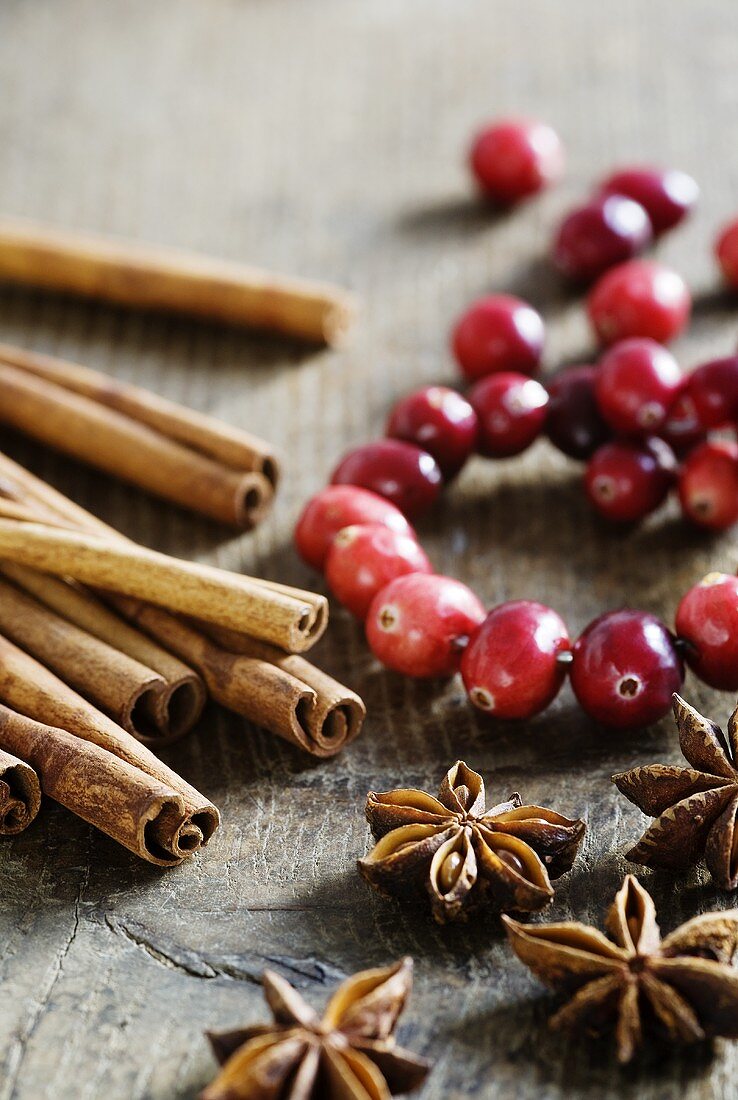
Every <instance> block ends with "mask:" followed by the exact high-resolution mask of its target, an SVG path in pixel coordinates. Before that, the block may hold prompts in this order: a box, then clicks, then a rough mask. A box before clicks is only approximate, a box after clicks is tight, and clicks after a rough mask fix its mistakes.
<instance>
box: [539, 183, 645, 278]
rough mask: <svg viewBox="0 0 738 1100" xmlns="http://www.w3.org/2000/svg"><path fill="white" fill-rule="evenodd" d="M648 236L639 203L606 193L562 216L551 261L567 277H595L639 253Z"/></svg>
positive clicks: (642, 210) (643, 212)
mask: <svg viewBox="0 0 738 1100" xmlns="http://www.w3.org/2000/svg"><path fill="white" fill-rule="evenodd" d="M651 235H652V234H651V223H650V222H649V220H648V215H647V214H646V211H645V210H644V209H643V207H642V206H641V205H640V204H639V203H637V202H633V200H632V199H626V198H623V196H622V195H608V196H606V197H605V198H600V199H594V200H593V201H592V202H590V203H588V204H587V205H586V206H580V207H579V208H578V209H576V210H573V211H572V213H571V214H569V216H568V217H567V218H565V219H564V221H563V222H562V223H561V225H560V226H559V230H558V233H557V234H556V237H555V239H554V245H553V262H554V264H555V266H556V267H557V268H558V269H559V271H560V272H561V273H562V274H563V275H566V276H567V277H568V278H570V279H576V280H580V281H588V280H590V279H596V278H597V276H598V275H601V274H602V272H603V271H605V270H606V269H607V268H608V267H612V266H613V265H614V264H619V263H622V262H623V260H630V259H632V257H633V256H636V255H637V254H638V253H639V252H642V251H643V249H644V248H646V246H647V245H649V244H650V242H651Z"/></svg>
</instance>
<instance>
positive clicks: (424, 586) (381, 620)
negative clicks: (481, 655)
mask: <svg viewBox="0 0 738 1100" xmlns="http://www.w3.org/2000/svg"><path fill="white" fill-rule="evenodd" d="M483 619H484V607H483V606H482V604H481V603H480V602H479V600H478V599H477V597H476V596H475V595H474V593H473V592H472V591H471V589H469V588H467V587H466V585H465V584H461V583H460V582H459V581H455V580H452V579H451V578H450V577H440V576H438V575H436V574H430V573H411V574H409V575H408V576H405V577H397V578H396V580H394V581H390V583H389V584H388V585H387V586H386V588H383V589H382V591H381V592H379V593H378V594H377V595H376V596H375V597H374V600H373V601H372V605H371V607H370V608H369V614H368V616H367V620H366V636H367V641H368V642H369V645H370V647H371V650H372V652H373V653H374V656H375V657H377V658H378V659H379V660H380V661H381V662H382V664H383V665H386V666H387V668H391V669H393V670H394V671H395V672H402V673H404V674H405V675H406V676H416V677H422V678H428V677H436V676H451V675H452V673H454V672H455V671H456V670H457V668H458V666H459V661H460V660H461V654H462V651H463V647H464V643H465V641H466V639H467V638H468V637H469V635H470V634H472V633H473V632H474V630H475V629H476V628H477V627H478V626H479V624H480V623H481V622H482V620H483Z"/></svg>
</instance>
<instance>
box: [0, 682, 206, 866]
mask: <svg viewBox="0 0 738 1100" xmlns="http://www.w3.org/2000/svg"><path fill="white" fill-rule="evenodd" d="M0 745H2V746H3V748H4V749H9V750H11V751H13V752H17V753H20V754H21V755H22V756H23V757H24V758H25V759H26V760H29V761H30V762H31V763H32V764H33V768H35V769H36V771H37V772H38V774H39V775H40V776H41V784H42V787H43V791H44V794H46V795H48V796H49V798H53V799H54V800H55V801H56V802H60V803H61V805H62V806H66V808H67V809H68V810H71V811H72V813H75V814H77V816H78V817H81V818H83V819H84V820H85V821H87V822H89V823H90V824H91V825H94V826H95V827H96V828H98V829H100V830H102V832H104V833H106V834H107V835H108V836H110V837H112V838H113V840H117V841H118V843H119V844H123V845H124V846H125V847H126V848H128V849H129V850H130V851H131V852H135V854H136V855H137V856H141V858H142V859H146V860H148V861H149V863H154V864H156V865H157V866H159V867H173V866H176V865H177V864H178V863H181V862H182V860H183V859H186V858H187V857H188V856H191V855H192V854H193V852H194V851H195V850H196V849H197V847H199V846H200V843H201V841H200V840H199V838H198V835H197V831H192V830H190V829H188V828H187V827H186V821H187V813H186V810H185V802H184V799H183V798H182V795H181V794H179V793H178V792H177V791H175V790H174V789H172V788H171V787H169V786H167V784H165V783H162V782H161V781H159V780H158V779H154V778H152V777H151V776H150V775H148V774H147V773H146V772H144V771H141V770H140V769H139V768H136V767H133V766H132V765H131V764H128V763H126V761H124V760H121V759H119V757H117V756H115V755H114V754H113V753H111V752H107V751H106V750H105V749H103V748H101V747H100V746H99V745H95V744H91V743H90V742H88V741H82V740H80V738H79V737H76V736H75V735H74V734H73V733H70V732H69V731H68V730H65V729H60V728H58V727H56V726H49V725H47V724H45V723H42V722H37V721H35V720H34V719H33V718H28V717H27V716H26V715H24V714H19V713H18V712H17V711H14V710H12V709H11V708H10V707H7V706H4V705H3V704H0ZM3 755H4V754H3V752H2V751H1V750H0V761H2V758H3ZM28 770H29V771H31V774H35V773H34V772H33V771H32V770H31V769H30V768H29V769H28ZM0 782H2V781H1V780H0ZM183 823H184V824H183ZM0 831H1V826H0Z"/></svg>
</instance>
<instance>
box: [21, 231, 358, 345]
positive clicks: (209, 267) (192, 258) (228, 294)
mask: <svg viewBox="0 0 738 1100" xmlns="http://www.w3.org/2000/svg"><path fill="white" fill-rule="evenodd" d="M0 279H3V280H5V281H7V282H12V283H20V284H21V285H24V286H35V287H42V288H44V289H47V290H58V291H65V292H68V293H71V294H77V295H80V296H81V297H85V298H96V299H101V300H104V301H108V302H115V303H117V304H120V305H125V306H136V307H138V308H141V309H153V310H164V311H166V312H173V313H185V314H190V315H193V316H195V317H202V318H205V319H208V320H214V321H220V322H225V323H227V324H233V325H243V326H247V327H252V328H258V329H272V330H274V331H276V332H281V333H285V334H286V335H289V336H297V337H299V338H301V339H303V340H309V341H311V342H316V343H328V344H336V343H339V342H340V341H341V339H342V338H343V336H344V335H345V333H346V331H347V329H348V327H349V325H350V323H351V321H352V319H353V316H354V312H355V305H354V300H353V298H352V297H351V295H349V294H348V293H347V292H346V291H344V290H341V289H340V288H338V287H335V286H330V285H329V284H327V283H319V282H313V281H310V280H307V279H297V278H293V277H288V276H285V275H276V274H273V273H271V272H267V271H262V270H260V269H258V268H254V267H247V266H246V265H245V264H240V263H234V262H229V261H227V260H217V259H212V258H210V257H207V256H200V255H197V254H193V253H188V252H180V251H178V250H176V249H172V248H161V247H154V246H150V245H144V244H137V243H134V242H127V241H114V240H109V239H106V238H103V237H94V236H90V235H87V234H82V233H75V232H65V231H63V230H60V229H53V228H50V227H47V226H42V225H38V224H35V223H33V222H29V221H23V220H20V219H10V218H4V219H2V220H0Z"/></svg>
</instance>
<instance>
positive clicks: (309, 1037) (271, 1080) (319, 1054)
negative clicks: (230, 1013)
mask: <svg viewBox="0 0 738 1100" xmlns="http://www.w3.org/2000/svg"><path fill="white" fill-rule="evenodd" d="M412 972H413V961H412V959H409V958H406V959H402V960H401V961H400V962H398V963H395V964H394V965H393V966H387V967H383V968H381V969H377V970H363V971H361V973H359V974H354V975H353V977H351V978H347V979H346V981H344V982H342V983H341V985H339V987H338V989H337V990H336V992H335V993H334V994H333V996H332V997H331V999H330V1000H329V1002H328V1005H327V1007H326V1010H325V1012H324V1013H323V1016H322V1017H320V1016H318V1014H317V1013H316V1012H314V1011H313V1009H312V1008H310V1006H309V1005H308V1004H306V1003H305V1001H304V1000H303V999H302V997H301V996H300V994H299V993H298V992H297V990H296V989H294V988H293V987H292V986H291V985H290V984H289V982H287V981H285V980H284V978H280V976H279V975H278V974H274V973H272V972H271V971H270V970H267V971H265V973H264V976H263V979H262V982H263V986H264V996H265V998H266V1001H267V1004H268V1005H269V1008H270V1009H271V1011H272V1016H273V1017H274V1021H273V1023H269V1024H257V1025H255V1026H253V1027H246V1028H241V1029H239V1030H237V1031H226V1032H208V1039H209V1040H210V1045H211V1046H212V1048H213V1051H214V1053H215V1056H216V1058H217V1059H218V1061H219V1062H220V1063H221V1065H222V1067H223V1068H222V1069H221V1071H220V1073H219V1074H218V1076H217V1077H216V1078H215V1080H214V1081H213V1082H212V1084H210V1085H209V1086H208V1087H207V1088H206V1089H205V1090H204V1092H202V1093H201V1097H200V1100H388V1098H389V1097H390V1096H397V1095H399V1094H401V1093H406V1092H410V1091H411V1090H412V1089H415V1088H417V1087H418V1086H419V1085H420V1084H422V1082H423V1081H424V1080H425V1077H426V1075H427V1073H428V1070H429V1068H430V1065H429V1063H428V1062H426V1061H425V1060H424V1059H422V1058H418V1057H416V1056H415V1055H414V1054H411V1053H410V1051H407V1050H403V1049H402V1048H401V1047H398V1046H396V1045H395V1040H394V1030H395V1027H396V1026H397V1020H398V1018H399V1016H400V1014H401V1012H402V1010H403V1009H404V1007H405V1003H406V1001H407V999H408V997H409V995H410V989H411V986H412Z"/></svg>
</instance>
